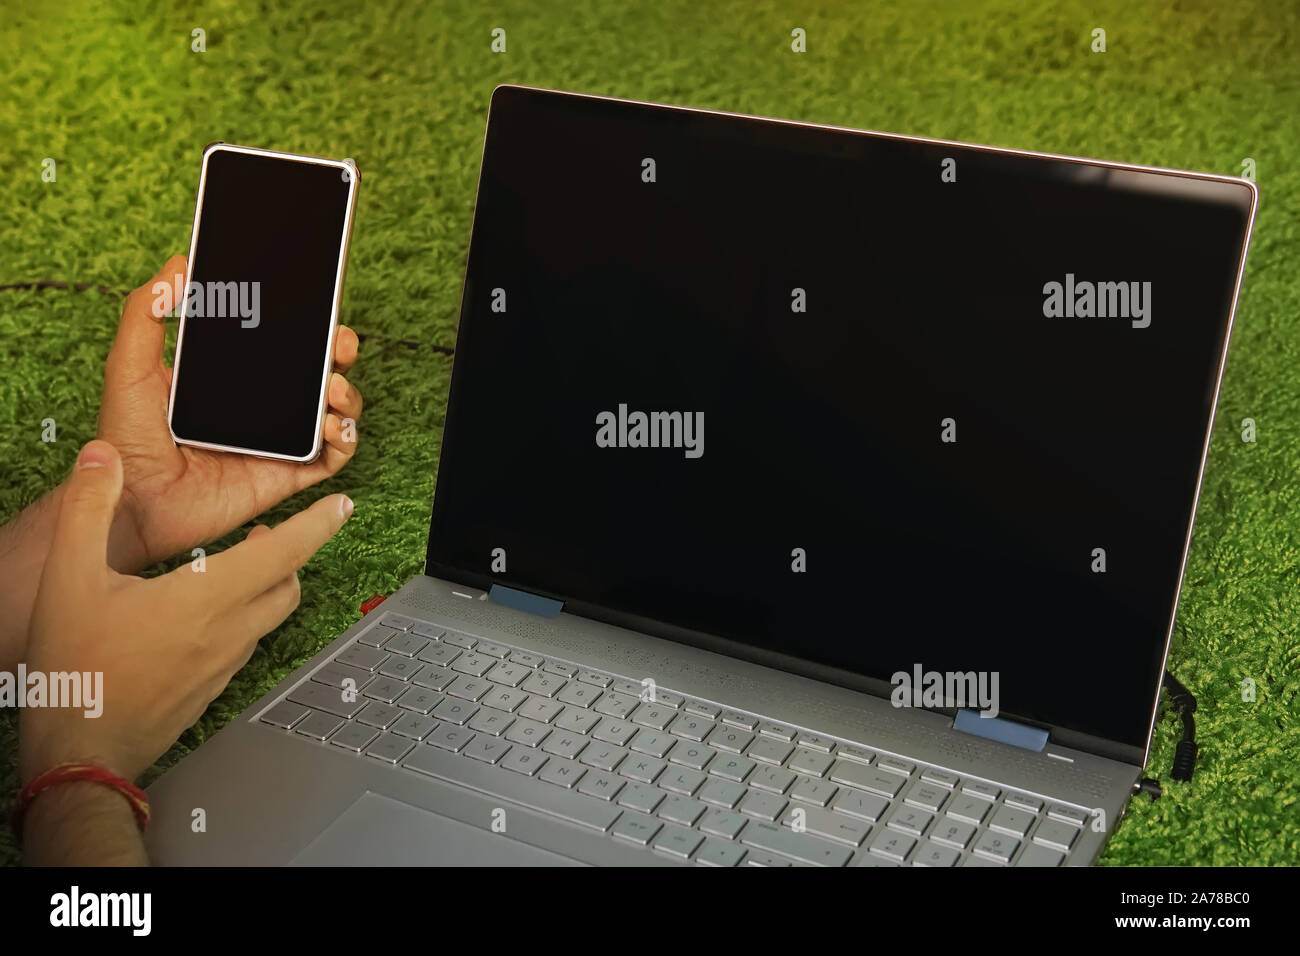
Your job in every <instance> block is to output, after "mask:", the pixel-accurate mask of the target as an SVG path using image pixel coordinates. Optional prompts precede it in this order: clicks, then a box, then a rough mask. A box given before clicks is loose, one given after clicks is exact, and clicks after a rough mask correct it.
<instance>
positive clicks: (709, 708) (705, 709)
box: [686, 700, 722, 720]
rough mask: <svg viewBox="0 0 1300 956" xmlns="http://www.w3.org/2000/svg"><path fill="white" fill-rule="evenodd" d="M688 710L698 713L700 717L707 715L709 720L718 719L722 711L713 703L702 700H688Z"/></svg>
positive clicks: (690, 712)
mask: <svg viewBox="0 0 1300 956" xmlns="http://www.w3.org/2000/svg"><path fill="white" fill-rule="evenodd" d="M686 712H687V713H688V714H697V715H698V716H700V717H707V718H708V719H709V720H717V719H718V715H719V714H720V713H722V709H721V708H720V707H715V706H714V705H713V704H706V703H705V702H704V701H702V700H688V701H687V702H686Z"/></svg>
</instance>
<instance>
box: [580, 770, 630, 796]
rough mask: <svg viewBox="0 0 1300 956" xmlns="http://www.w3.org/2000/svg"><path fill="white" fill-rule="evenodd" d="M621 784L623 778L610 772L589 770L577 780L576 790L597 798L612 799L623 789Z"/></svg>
mask: <svg viewBox="0 0 1300 956" xmlns="http://www.w3.org/2000/svg"><path fill="white" fill-rule="evenodd" d="M623 784H624V781H623V779H622V778H621V777H618V776H615V775H614V774H612V773H605V772H603V771H600V770H589V771H587V772H586V773H585V774H583V775H582V779H581V780H579V781H578V792H579V793H585V794H586V795H587V796H589V797H595V798H596V799H597V800H613V799H614V797H616V796H618V792H619V791H620V790H622V789H623Z"/></svg>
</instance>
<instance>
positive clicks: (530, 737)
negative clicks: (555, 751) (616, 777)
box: [506, 717, 613, 770]
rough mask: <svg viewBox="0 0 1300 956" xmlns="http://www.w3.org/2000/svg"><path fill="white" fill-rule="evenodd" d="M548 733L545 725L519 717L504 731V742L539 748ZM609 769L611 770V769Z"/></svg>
mask: <svg viewBox="0 0 1300 956" xmlns="http://www.w3.org/2000/svg"><path fill="white" fill-rule="evenodd" d="M550 732H551V728H550V727H548V726H546V725H545V724H542V723H538V722H537V721H535V720H528V719H527V718H525V717H520V718H519V719H517V720H516V721H515V722H514V723H513V724H511V725H510V729H509V730H507V731H506V740H509V741H511V742H512V743H516V744H523V745H524V746H525V747H540V746H541V745H542V741H543V740H545V739H546V737H547V735H548V734H549V733H550ZM609 769H611V770H612V769H613V768H612V767H611V768H609Z"/></svg>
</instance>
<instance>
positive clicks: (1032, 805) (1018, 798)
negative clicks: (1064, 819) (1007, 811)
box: [1004, 793, 1043, 813]
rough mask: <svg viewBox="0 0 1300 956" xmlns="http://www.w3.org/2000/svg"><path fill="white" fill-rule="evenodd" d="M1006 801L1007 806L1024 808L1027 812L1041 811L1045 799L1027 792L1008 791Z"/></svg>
mask: <svg viewBox="0 0 1300 956" xmlns="http://www.w3.org/2000/svg"><path fill="white" fill-rule="evenodd" d="M1004 802H1005V803H1006V805H1007V806H1009V807H1015V808H1016V809H1017V810H1024V811H1025V812H1026V813H1041V812H1042V810H1043V801H1042V800H1039V799H1038V798H1037V797H1031V796H1029V794H1027V793H1008V794H1007V797H1006V800H1005V801H1004Z"/></svg>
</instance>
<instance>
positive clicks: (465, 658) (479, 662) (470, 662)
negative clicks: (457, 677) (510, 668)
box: [451, 651, 497, 677]
mask: <svg viewBox="0 0 1300 956" xmlns="http://www.w3.org/2000/svg"><path fill="white" fill-rule="evenodd" d="M495 666H497V662H496V661H495V660H493V659H492V658H491V657H488V656H487V655H486V654H480V653H478V652H477V651H475V652H474V653H472V654H462V655H460V657H458V658H456V660H455V661H453V662H452V665H451V669H452V670H454V671H456V672H457V673H460V674H468V675H469V676H470V677H482V676H483V675H484V674H486V673H487V672H488V671H490V670H492V668H493V667H495Z"/></svg>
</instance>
